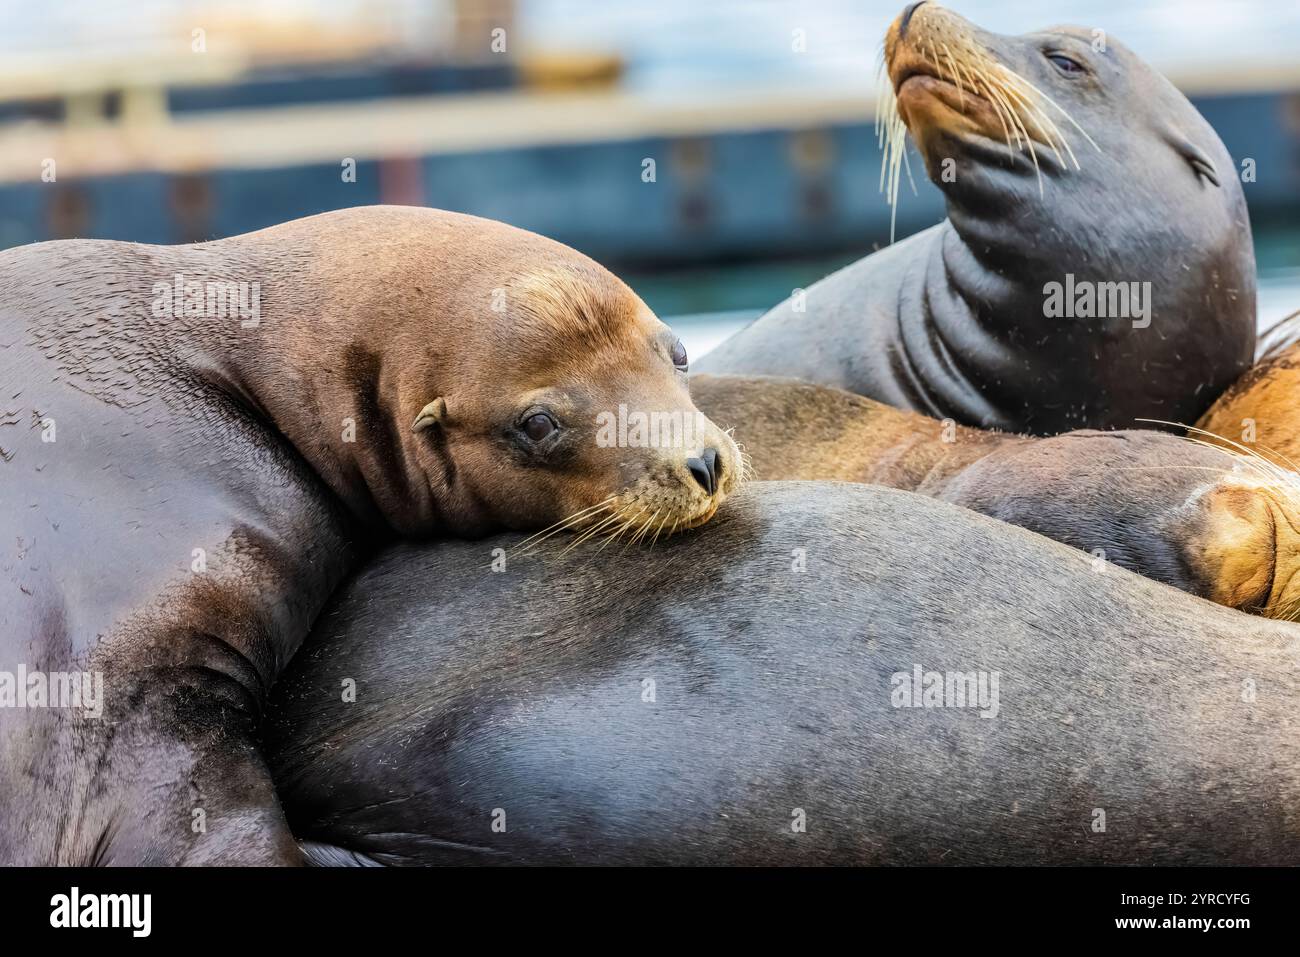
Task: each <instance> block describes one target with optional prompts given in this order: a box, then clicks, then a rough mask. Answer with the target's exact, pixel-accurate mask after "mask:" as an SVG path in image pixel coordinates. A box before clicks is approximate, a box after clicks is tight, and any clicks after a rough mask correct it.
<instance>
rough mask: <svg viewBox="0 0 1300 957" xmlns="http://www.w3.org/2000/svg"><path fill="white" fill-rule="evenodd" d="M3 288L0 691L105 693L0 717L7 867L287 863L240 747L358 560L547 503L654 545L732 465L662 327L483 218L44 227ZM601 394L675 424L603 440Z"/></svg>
mask: <svg viewBox="0 0 1300 957" xmlns="http://www.w3.org/2000/svg"><path fill="white" fill-rule="evenodd" d="M0 293H2V295H0V301H3V304H4V305H3V307H0V309H2V311H0V344H2V345H3V349H0V382H3V383H4V384H5V393H4V402H3V415H0V447H3V454H2V455H0V475H2V476H3V478H2V481H3V490H4V509H3V518H2V519H0V521H2V522H3V525H2V530H3V540H2V543H0V548H2V549H3V550H2V551H0V566H2V567H3V578H2V579H0V582H2V584H3V589H2V592H0V593H2V595H3V597H0V694H2V693H3V691H4V688H5V682H4V678H5V677H6V676H8V677H9V679H10V683H9V687H10V692H11V695H12V692H13V690H14V688H13V680H12V679H13V678H14V677H15V676H17V675H19V674H24V675H37V676H45V675H52V674H55V673H59V674H71V675H82V674H84V675H87V676H89V677H88V678H87V681H89V682H90V683H91V687H92V688H93V687H94V685H93V682H94V681H96V680H102V695H100V696H99V698H98V703H99V705H100V706H101V707H99V708H98V709H97V710H99V711H100V714H98V715H95V714H92V713H90V712H91V710H92V709H88V708H84V707H66V706H65V707H41V706H39V705H40V704H41V703H44V702H36V701H35V700H24V703H25V704H29V705H31V706H30V707H26V708H22V709H21V710H20V709H16V708H14V707H0V772H2V773H0V862H3V863H7V864H33V863H43V864H50V863H56V864H90V863H96V864H102V863H117V864H123V863H190V864H193V863H218V862H219V863H271V862H285V861H293V860H296V859H297V857H298V852H297V848H296V845H295V844H294V842H293V841H292V838H291V836H290V833H289V831H288V829H287V828H286V827H285V825H284V821H283V815H282V814H281V812H280V810H279V806H278V804H277V802H276V799H275V795H274V793H273V791H272V788H271V784H270V780H269V778H268V777H267V774H266V769H265V766H264V763H263V761H262V758H261V756H260V755H259V754H258V752H257V750H256V749H255V747H254V746H253V745H252V742H251V739H250V738H249V735H248V732H249V728H250V724H251V721H252V717H253V715H254V714H255V713H256V711H257V710H258V707H259V705H260V703H261V701H262V700H263V698H264V696H265V693H266V690H267V688H269V687H270V685H271V684H272V683H273V681H274V680H275V677H276V675H277V674H278V673H279V671H280V670H281V669H282V668H283V666H284V664H285V663H286V662H287V661H288V660H289V658H290V657H291V656H292V655H293V653H294V652H295V650H296V649H297V647H298V645H299V644H300V642H301V641H302V639H303V638H304V637H305V636H306V633H307V631H308V628H309V626H310V624H311V622H312V621H313V619H314V618H315V617H316V614H317V612H318V611H319V609H320V608H321V607H322V605H323V603H324V602H325V600H326V598H327V597H328V595H329V593H330V592H331V590H332V589H333V588H334V586H335V585H336V584H337V583H338V582H339V581H340V580H342V578H343V577H344V576H345V575H346V574H347V573H348V572H349V571H350V570H351V569H352V568H353V567H354V566H355V565H356V564H357V562H358V561H359V559H360V558H361V557H362V556H363V555H365V554H366V553H367V551H368V550H370V549H371V548H373V546H374V545H375V544H377V543H379V542H382V541H385V540H388V539H391V538H394V537H396V536H399V535H401V536H428V535H464V536H475V535H482V534H485V533H488V532H491V531H493V530H497V529H531V528H537V527H541V526H543V525H546V524H548V523H552V522H555V521H557V520H560V519H566V520H567V521H566V526H574V527H587V526H588V525H591V526H592V527H601V526H602V525H608V526H609V528H610V529H611V530H616V529H617V530H623V529H627V530H630V533H641V532H643V531H646V530H647V529H649V523H650V522H651V520H652V519H651V516H653V522H655V523H657V524H656V525H655V530H656V531H662V532H663V533H664V534H669V533H671V532H672V531H673V530H674V529H680V528H687V527H692V526H694V525H697V524H699V523H700V522H703V521H705V520H706V519H707V518H709V517H710V516H711V515H712V514H713V512H714V510H715V509H716V508H717V506H718V504H719V502H720V501H721V500H722V499H723V498H724V497H725V495H726V494H727V493H728V492H729V491H730V490H731V489H732V488H733V487H734V486H735V483H736V482H737V480H738V478H739V475H740V464H739V460H738V458H737V456H736V452H735V449H734V446H733V444H732V442H731V440H730V439H729V438H728V437H727V436H725V435H723V434H722V433H721V432H720V431H719V430H718V429H717V428H716V427H715V426H713V425H712V423H709V422H708V421H707V420H705V419H703V417H702V416H699V415H698V412H697V411H696V410H695V408H694V406H693V405H692V404H691V401H690V397H689V394H688V392H687V388H686V375H685V370H686V357H685V354H684V352H683V351H682V348H681V345H680V343H679V342H678V341H677V340H676V339H675V337H674V336H673V334H672V333H671V331H670V330H669V329H668V327H667V326H665V325H664V324H663V323H661V322H660V321H659V320H658V319H656V318H655V317H654V315H653V314H652V313H651V312H650V310H649V309H648V308H647V307H646V306H645V304H644V303H642V302H641V300H640V299H638V298H637V297H636V296H635V295H634V294H633V293H632V292H631V290H629V289H628V288H627V286H625V285H624V284H623V283H621V282H620V281H619V280H617V279H616V278H615V277H613V276H612V275H610V274H609V273H608V272H606V271H605V270H604V269H602V268H601V267H599V266H598V265H597V264H595V263H594V262H592V261H591V260H589V259H587V258H586V257H585V256H582V255H580V254H578V253H576V252H575V251H573V250H571V249H568V248H566V247H564V246H561V245H560V244H558V243H555V242H552V241H550V240H547V239H544V238H542V237H540V236H536V235H533V234H531V233H526V232H523V231H521V230H517V229H513V228H511V227H509V226H506V225H504V224H500V223H493V222H490V221H487V220H482V219H477V218H474V217H468V216H460V215H456V214H453V213H445V212H441V211H436V210H427V209H415V208H405V207H375V208H362V209H351V210H345V211H340V212H335V213H328V214H324V215H321V216H316V217H311V218H308V219H303V220H298V221H295V222H290V223H286V224H284V225H281V226H277V227H274V228H271V229H266V230H262V231H260V232H256V233H250V234H248V235H245V236H238V237H235V238H232V239H225V240H221V241H217V242H210V243H200V244H197V245H191V246H181V247H156V246H144V245H137V244H128V243H115V242H92V241H68V242H51V243H41V244H37V245H33V246H26V247H21V248H17V249H11V250H8V251H6V252H4V253H0ZM623 406H627V407H629V408H631V409H632V410H634V411H635V412H636V413H637V414H644V412H645V410H659V411H660V412H662V413H663V414H665V415H676V416H678V417H679V418H681V419H683V420H684V421H685V422H686V424H687V425H689V426H690V427H691V429H692V430H693V431H691V432H689V434H688V433H686V432H685V431H683V432H681V433H680V434H676V435H675V437H676V438H678V439H680V440H681V441H680V442H678V443H677V444H675V445H672V444H668V443H662V444H658V445H649V444H640V445H637V444H635V443H634V444H633V445H632V446H631V447H629V446H628V444H627V443H626V442H613V441H611V442H609V443H602V442H601V441H600V440H599V438H600V437H599V434H598V422H599V420H600V419H601V417H602V416H605V417H608V416H609V415H611V414H612V410H619V409H620V408H621V407H623ZM615 520H617V523H616V524H615ZM428 586H429V588H430V589H431V590H433V591H436V590H437V589H438V587H439V585H438V583H437V582H436V581H431V582H429V583H428ZM96 676H98V677H96ZM34 680H35V681H36V682H37V684H40V683H41V682H43V681H45V679H44V678H41V677H37V678H36V679H34ZM27 690H28V689H25V688H23V689H19V693H20V694H22V693H23V692H25V691H27ZM10 703H12V701H11V702H10ZM64 703H65V704H66V702H64Z"/></svg>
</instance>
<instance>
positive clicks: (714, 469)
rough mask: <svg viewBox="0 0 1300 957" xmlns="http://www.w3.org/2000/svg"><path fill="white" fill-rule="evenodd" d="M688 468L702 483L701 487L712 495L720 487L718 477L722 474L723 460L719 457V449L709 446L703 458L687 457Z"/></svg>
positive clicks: (696, 479)
mask: <svg viewBox="0 0 1300 957" xmlns="http://www.w3.org/2000/svg"><path fill="white" fill-rule="evenodd" d="M686 468H687V469H689V470H690V473H691V475H692V476H693V477H694V478H695V481H697V482H699V483H700V488H702V489H704V491H706V492H708V493H709V494H710V495H712V494H713V492H714V490H715V489H716V488H717V487H718V477H719V476H720V475H721V474H722V462H721V460H720V459H719V458H718V450H717V449H715V448H707V449H705V450H704V455H703V457H702V458H689V459H687V460H686Z"/></svg>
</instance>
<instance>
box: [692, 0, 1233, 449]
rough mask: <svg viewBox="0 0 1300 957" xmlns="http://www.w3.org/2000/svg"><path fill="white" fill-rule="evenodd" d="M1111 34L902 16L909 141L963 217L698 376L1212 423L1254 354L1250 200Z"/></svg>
mask: <svg viewBox="0 0 1300 957" xmlns="http://www.w3.org/2000/svg"><path fill="white" fill-rule="evenodd" d="M1094 41H1095V36H1094V34H1093V33H1091V32H1089V31H1086V30H1082V29H1078V28H1061V29H1056V30H1051V31H1046V32H1043V33H1036V34H1026V35H1024V36H1020V37H1008V36H1000V35H997V34H991V33H988V32H986V31H982V30H979V29H978V28H976V27H974V26H972V25H971V24H969V23H967V22H966V21H965V20H963V19H962V18H960V17H958V16H957V15H956V14H953V13H951V12H950V11H948V10H945V9H944V8H942V7H940V6H938V5H937V4H933V3H926V4H923V5H920V6H919V8H917V9H914V10H911V11H910V14H908V15H905V16H904V17H900V18H899V20H898V21H896V22H895V24H894V25H893V26H892V27H891V28H890V31H889V35H888V36H887V38H886V41H885V50H886V63H887V66H888V70H889V77H890V79H891V82H892V84H893V87H894V90H895V91H896V93H895V96H896V98H897V112H898V116H899V119H898V120H897V122H898V123H899V124H900V125H899V127H898V129H899V131H900V132H899V134H898V136H899V137H900V139H899V141H898V142H899V148H900V149H901V136H902V133H901V130H902V128H903V126H902V124H905V125H906V128H907V129H908V131H910V133H911V134H912V136H913V137H914V138H915V139H916V141H917V145H918V148H919V149H920V151H921V154H922V156H923V158H924V159H925V163H926V169H927V172H928V173H929V175H930V178H931V180H933V181H934V182H935V184H936V185H937V186H939V188H940V189H941V190H943V192H944V195H945V200H946V202H947V207H948V217H947V219H946V220H945V221H944V222H942V223H940V224H938V225H937V226H934V227H932V228H930V229H927V230H925V231H923V232H921V233H918V234H916V235H915V236H912V237H910V238H909V239H906V240H904V241H902V242H900V243H897V244H896V245H893V246H891V247H889V248H887V249H883V250H881V251H879V252H877V253H875V254H873V255H871V256H868V257H867V258H865V259H863V260H860V261H858V262H856V263H853V264H852V265H850V266H848V267H846V268H844V269H842V270H840V271H839V272H837V273H835V274H833V275H831V276H829V277H827V278H825V279H823V280H821V281H820V282H818V283H817V284H815V285H813V286H812V287H810V288H809V289H807V290H796V291H795V294H794V295H792V296H791V298H790V299H788V300H787V301H786V302H784V303H782V304H780V305H778V306H776V307H775V308H773V309H772V310H771V311H769V312H768V313H767V314H766V315H764V316H762V317H761V318H759V319H758V320H757V321H755V322H754V323H753V324H751V325H750V326H748V327H747V328H745V329H744V330H742V331H740V332H739V333H737V334H736V335H734V336H732V337H731V338H730V339H728V340H727V341H726V342H724V343H722V344H721V345H720V346H718V347H717V348H716V349H715V350H713V351H712V352H710V353H709V354H708V355H707V356H705V357H704V358H703V359H702V360H701V361H700V362H699V363H698V364H697V369H698V370H699V371H705V372H714V373H744V374H767V375H783V376H794V377H799V378H804V379H807V380H809V381H812V382H816V383H819V384H823V385H829V386H835V387H838V388H843V389H847V390H849V391H852V392H857V393H860V394H862V395H865V396H868V397H870V398H873V399H877V400H879V401H882V402H886V403H888V404H890V405H895V406H898V407H899V408H907V409H913V410H916V411H919V412H923V413H925V414H927V415H931V416H934V417H936V418H947V417H951V418H953V419H955V420H956V421H958V422H961V423H964V424H967V425H973V426H979V427H982V428H993V429H1001V430H1005V431H1018V432H1032V433H1035V434H1051V433H1057V432H1064V431H1067V430H1070V429H1082V428H1124V427H1131V426H1133V425H1134V424H1135V420H1137V419H1139V418H1151V419H1161V420H1168V421H1176V422H1192V421H1194V420H1195V419H1196V417H1197V416H1199V415H1200V414H1201V413H1202V412H1203V411H1204V410H1205V408H1206V407H1207V406H1208V405H1209V404H1210V402H1211V401H1213V399H1214V398H1215V397H1216V396H1217V395H1218V394H1219V393H1220V392H1221V391H1222V390H1223V389H1224V388H1226V387H1227V386H1228V385H1229V384H1230V383H1231V382H1232V381H1233V380H1234V379H1235V378H1236V377H1237V376H1238V375H1240V374H1241V373H1242V372H1243V371H1244V370H1245V369H1246V367H1247V366H1248V365H1249V363H1250V361H1251V357H1252V354H1253V345H1254V341H1255V260H1254V251H1253V248H1252V245H1251V239H1250V223H1249V217H1248V214H1247V210H1246V204H1245V199H1244V196H1243V194H1242V190H1241V185H1240V184H1239V183H1238V182H1237V178H1236V176H1235V175H1234V169H1235V167H1234V164H1233V161H1232V158H1231V157H1230V156H1229V155H1228V153H1227V150H1226V149H1225V148H1224V146H1223V144H1222V142H1221V141H1220V140H1219V138H1218V136H1217V135H1216V134H1215V132H1214V130H1213V129H1212V128H1211V127H1210V125H1209V124H1208V123H1207V122H1206V121H1205V120H1204V118H1203V117H1201V116H1200V114H1198V113H1197V112H1196V110H1195V109H1194V108H1193V107H1192V106H1191V104H1190V103H1189V102H1188V101H1187V100H1186V98H1185V97H1183V96H1182V94H1181V93H1179V92H1178V91H1177V90H1176V89H1175V88H1174V87H1173V86H1172V84H1170V83H1169V82H1168V81H1167V80H1166V79H1165V78H1164V77H1162V76H1160V75H1159V74H1158V73H1156V72H1155V71H1154V70H1152V69H1151V68H1150V67H1148V66H1146V65H1145V64H1144V63H1142V61H1141V60H1139V59H1138V58H1137V57H1136V56H1135V55H1134V54H1133V53H1132V52H1130V51H1129V50H1128V49H1126V48H1125V47H1124V46H1123V45H1122V44H1120V43H1118V42H1117V41H1115V40H1114V39H1113V38H1109V37H1108V38H1106V41H1105V43H1104V44H1103V45H1102V47H1101V48H1100V49H1098V48H1097V47H1096V44H1095V42H1094ZM944 51H946V52H944ZM1058 63H1069V64H1072V67H1071V70H1072V72H1071V73H1069V74H1066V73H1064V72H1063V71H1062V68H1061V67H1060V66H1058V65H1057V64H1058ZM1076 67H1077V70H1075V69H1074V68H1076ZM1011 71H1014V73H1012V72H1011ZM1047 97H1050V98H1051V101H1052V103H1051V104H1049V103H1048V102H1047V99H1046V98H1047ZM1012 102H1014V103H1017V104H1021V105H1020V106H1018V107H1017V108H1016V110H1015V115H1014V116H1013V115H1012V112H1011V111H1010V108H1009V107H1008V106H1007V104H1009V103H1012ZM1052 104H1055V105H1054V106H1053V105H1052ZM887 106H888V102H887V103H886V107H887ZM1065 114H1068V116H1069V117H1070V120H1067V119H1065V118H1064V117H1065ZM886 122H887V123H888V122H889V121H888V119H887V120H886ZM1074 123H1077V127H1076V126H1075V125H1072V124H1074ZM1016 124H1020V126H1019V128H1017V127H1016ZM1013 132H1014V139H1013ZM1088 134H1090V136H1091V139H1089V135H1088ZM1004 140H1005V142H1004ZM1030 144H1032V149H1033V155H1032V156H1031V154H1030ZM900 155H901V154H900ZM887 161H889V162H891V163H896V162H897V161H898V157H897V156H894V157H892V158H890V157H887ZM1170 210H1177V211H1178V212H1177V215H1170V213H1169V211H1170Z"/></svg>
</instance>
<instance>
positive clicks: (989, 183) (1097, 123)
mask: <svg viewBox="0 0 1300 957" xmlns="http://www.w3.org/2000/svg"><path fill="white" fill-rule="evenodd" d="M885 67H886V70H887V74H888V81H889V84H888V88H887V89H886V90H885V103H884V106H883V108H882V121H883V122H884V123H885V127H886V132H887V133H888V139H889V141H890V148H889V155H888V156H887V161H888V162H889V163H890V164H891V166H892V167H895V168H896V167H897V166H898V164H899V162H900V158H901V156H902V150H903V143H904V137H905V132H907V133H910V134H911V135H912V138H913V139H914V140H915V142H916V144H917V146H918V148H919V150H920V152H921V154H922V156H923V157H924V159H925V164H926V170H927V172H928V174H929V177H930V179H931V180H933V182H934V183H935V184H936V185H937V186H938V187H939V188H940V189H941V190H942V191H943V193H944V195H945V198H946V200H947V203H948V212H949V219H950V220H951V221H952V223H953V225H954V227H955V228H956V229H957V231H958V233H959V234H961V235H962V236H963V238H965V239H966V240H967V245H968V246H970V247H971V248H972V249H973V250H977V255H979V256H981V257H982V258H983V259H984V261H985V262H986V264H987V265H988V266H990V267H993V268H991V269H990V271H996V272H999V273H1001V272H1002V270H1001V269H999V268H996V267H998V266H1000V265H1001V264H1003V263H1004V262H1005V263H1007V264H1012V263H1014V269H1012V268H1010V267H1009V268H1008V272H1007V275H1008V277H1009V278H1010V279H1011V280H1012V281H1021V282H1025V283H1032V284H1033V285H1034V286H1035V287H1036V288H1037V289H1038V295H1039V297H1040V298H1041V295H1042V292H1041V285H1042V283H1043V281H1044V280H1045V279H1056V280H1060V279H1061V278H1062V274H1063V273H1065V272H1067V271H1069V272H1073V273H1075V274H1078V275H1080V276H1081V278H1082V277H1083V276H1086V275H1087V274H1088V273H1093V274H1094V275H1095V278H1097V279H1099V280H1104V279H1110V280H1114V281H1149V282H1151V283H1152V287H1153V292H1154V295H1155V297H1156V298H1157V300H1158V301H1161V302H1163V303H1165V304H1166V308H1170V309H1172V308H1174V307H1175V305H1176V304H1177V303H1181V302H1183V301H1184V298H1186V299H1187V301H1190V302H1196V303H1198V304H1199V303H1200V302H1202V301H1203V300H1202V298H1200V297H1203V296H1204V295H1205V289H1206V288H1209V289H1211V290H1215V291H1216V292H1215V293H1214V294H1215V295H1222V296H1235V297H1237V298H1238V299H1240V298H1242V297H1245V296H1251V295H1253V288H1254V287H1253V276H1254V256H1253V252H1252V251H1251V249H1250V244H1249V243H1244V244H1243V243H1241V242H1240V236H1241V235H1242V232H1243V230H1244V231H1246V233H1247V234H1248V232H1249V221H1248V217H1247V212H1246V205H1245V199H1244V196H1243V193H1242V189H1241V185H1240V183H1239V182H1238V180H1237V176H1236V168H1235V166H1234V164H1233V161H1232V158H1231V157H1230V156H1229V154H1228V152H1227V150H1226V149H1225V147H1224V146H1223V143H1222V141H1221V140H1220V139H1219V137H1218V135H1217V134H1216V133H1215V132H1214V130H1213V128H1212V127H1211V126H1210V125H1209V123H1208V122H1206V120H1205V119H1204V118H1203V117H1202V116H1201V115H1200V114H1199V113H1198V112H1197V111H1196V109H1195V108H1194V107H1193V106H1192V105H1191V103H1189V102H1188V100H1187V99H1186V98H1185V97H1184V96H1183V95H1182V93H1180V92H1179V91H1178V90H1177V89H1176V88H1175V87H1174V85H1173V84H1172V83H1170V82H1169V81H1168V80H1167V79H1166V78H1165V77H1163V76H1161V75H1160V74H1159V73H1158V72H1156V71H1155V70H1153V69H1152V68H1151V67H1149V66H1147V65H1146V64H1145V63H1144V62H1143V61H1142V60H1141V59H1140V58H1138V57H1137V56H1136V55H1135V54H1134V53H1133V52H1132V51H1130V50H1129V49H1128V48H1127V47H1125V46H1124V45H1123V44H1122V43H1120V42H1118V41H1117V40H1115V39H1114V38H1112V37H1109V36H1107V35H1106V34H1105V33H1104V32H1103V31H1101V30H1091V29H1086V28H1081V27H1057V28H1052V29H1049V30H1044V31H1041V32H1036V33H1027V34H1023V35H1020V36H1004V35H1001V34H996V33H990V32H988V31H985V30H981V29H980V28H978V27H976V26H975V25H974V24H972V23H970V22H969V21H967V20H965V19H963V18H962V17H960V16H958V15H957V14H956V13H953V12H952V11H951V10H948V9H946V8H944V7H942V6H940V5H939V4H937V3H916V4H912V5H910V6H908V7H907V8H906V9H905V10H904V11H903V13H902V14H901V15H900V16H899V17H898V18H897V19H896V20H895V21H894V23H893V24H892V26H891V27H890V28H889V31H888V34H887V36H886V39H885ZM890 94H892V97H891V95H890ZM891 173H892V175H893V176H894V177H895V178H896V177H897V173H896V171H894V170H891ZM894 182H896V179H895V180H894ZM894 188H895V190H896V186H895V187H894ZM1170 250H1176V251H1177V255H1170V254H1169V251H1170ZM1200 276H1204V278H1203V279H1202V278H1199V277H1200ZM1218 290H1221V291H1218ZM1252 308H1253V305H1252ZM1227 311H1228V310H1227V307H1226V306H1225V309H1224V312H1227Z"/></svg>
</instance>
